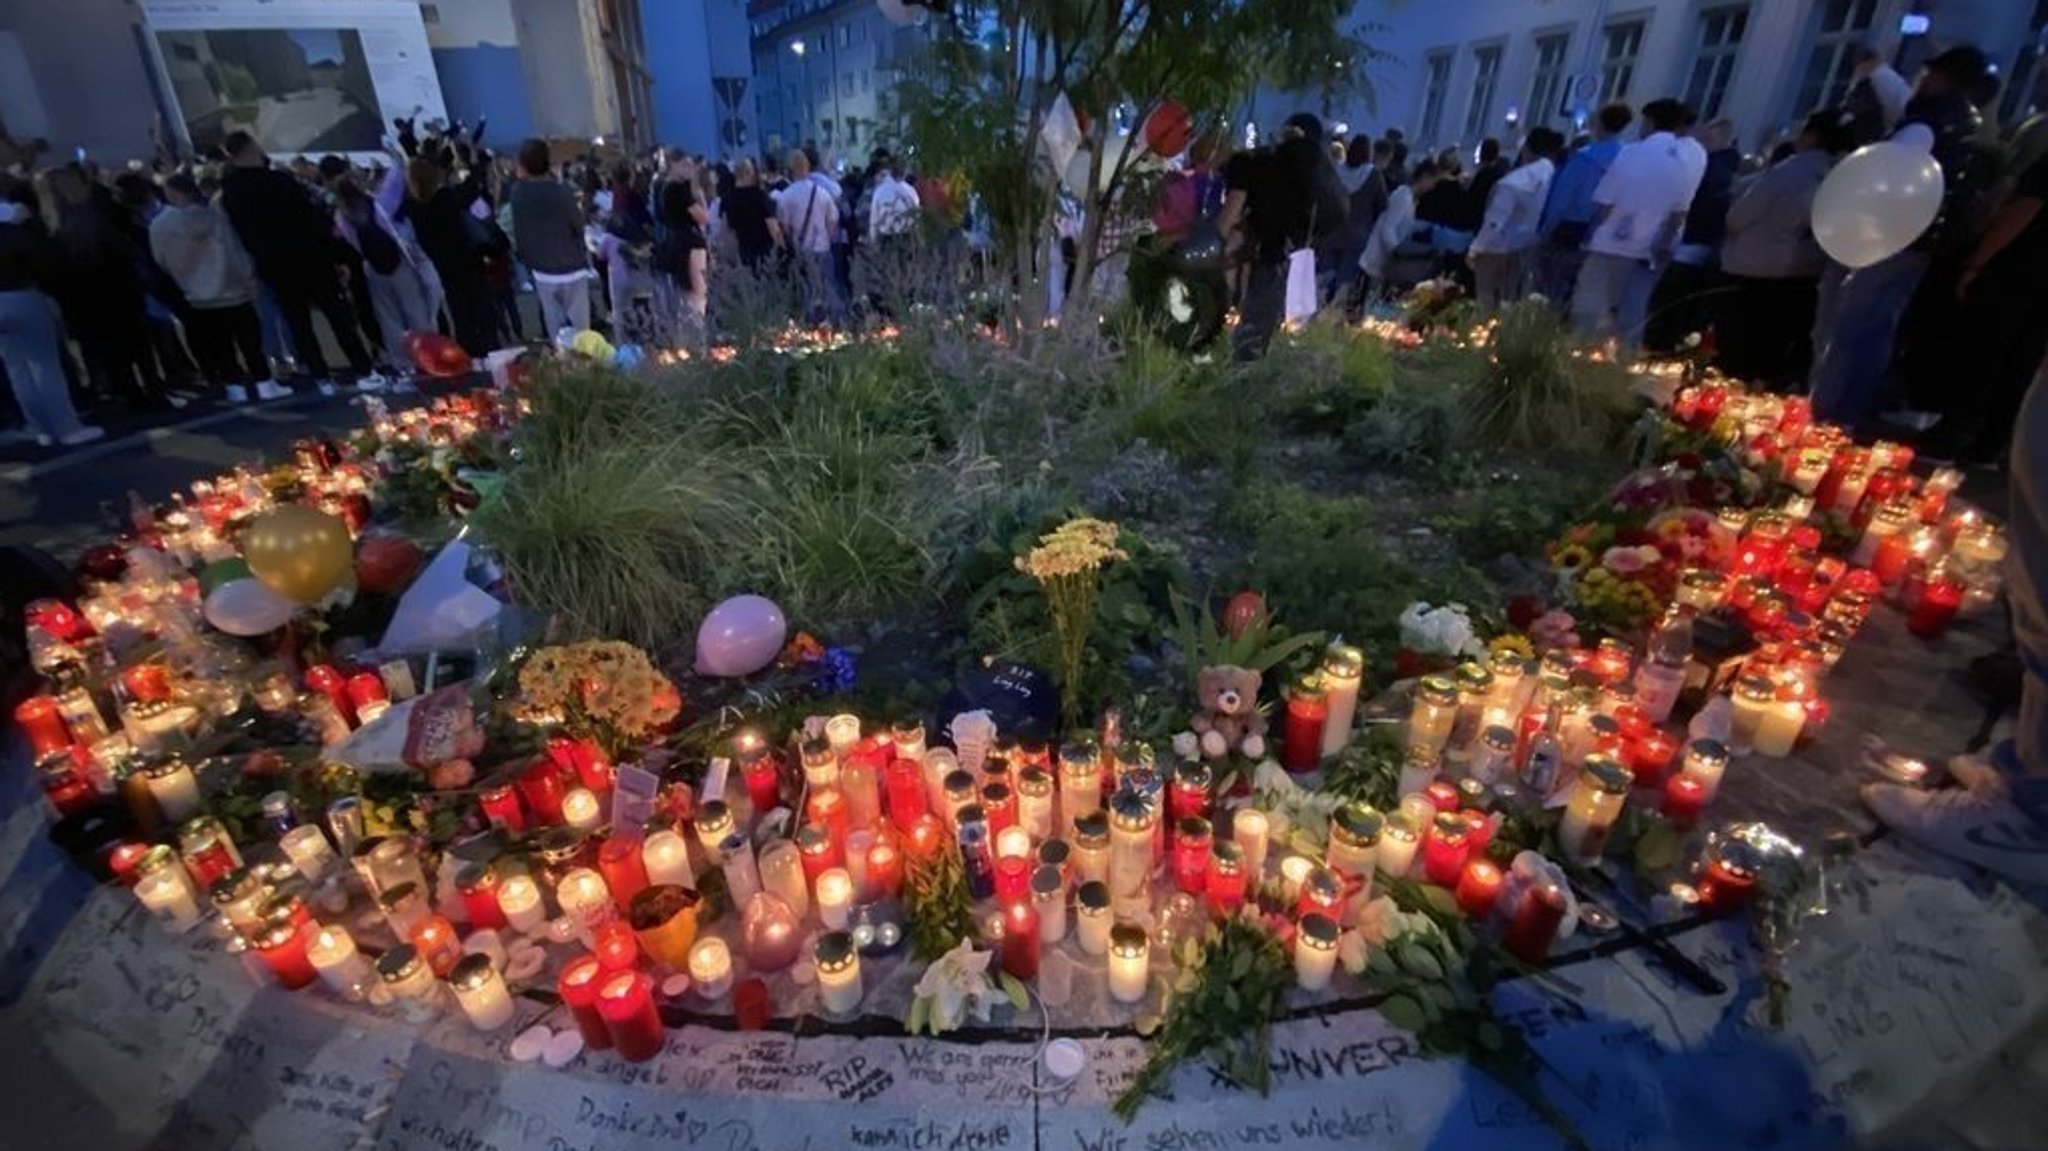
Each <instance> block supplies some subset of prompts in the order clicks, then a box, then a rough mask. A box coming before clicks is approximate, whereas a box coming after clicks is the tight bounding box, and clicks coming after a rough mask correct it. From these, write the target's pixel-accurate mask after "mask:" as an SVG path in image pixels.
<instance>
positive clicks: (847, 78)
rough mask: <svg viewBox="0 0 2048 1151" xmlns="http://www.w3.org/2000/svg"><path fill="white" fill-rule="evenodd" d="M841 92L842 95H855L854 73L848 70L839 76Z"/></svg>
mask: <svg viewBox="0 0 2048 1151" xmlns="http://www.w3.org/2000/svg"><path fill="white" fill-rule="evenodd" d="M839 94H840V95H841V96H851V95H853V73H851V72H848V73H847V74H846V75H844V76H841V77H840V78H839Z"/></svg>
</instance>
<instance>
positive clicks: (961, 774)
mask: <svg viewBox="0 0 2048 1151" xmlns="http://www.w3.org/2000/svg"><path fill="white" fill-rule="evenodd" d="M945 793H946V801H945V815H946V818H947V820H948V821H949V822H951V823H952V825H953V827H954V828H955V829H956V830H957V829H958V828H959V826H960V809H962V808H965V807H974V808H976V809H977V810H978V809H979V808H980V799H981V783H980V781H979V780H977V779H975V778H974V773H972V772H969V771H965V770H958V771H953V772H949V773H947V775H946V781H945Z"/></svg>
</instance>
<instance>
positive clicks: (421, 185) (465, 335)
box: [399, 156, 498, 357]
mask: <svg viewBox="0 0 2048 1151" xmlns="http://www.w3.org/2000/svg"><path fill="white" fill-rule="evenodd" d="M405 185H406V192H407V195H406V199H405V202H404V205H403V206H402V208H401V209H400V214H399V215H400V219H401V220H403V221H404V222H405V223H408V224H410V225H411V226H412V230H413V235H414V236H415V237H416V238H417V239H418V240H419V245H420V250H421V251H423V252H425V253H426V256H427V259H428V260H429V261H431V262H432V263H433V265H434V274H435V275H436V276H438V277H439V278H440V281H441V291H442V292H443V293H444V294H445V295H446V297H447V301H448V318H449V320H450V321H452V322H453V325H454V328H455V341H456V342H457V343H459V344H461V345H462V350H463V351H465V352H468V353H469V354H470V355H471V356H477V357H481V356H483V355H485V354H486V353H488V352H490V351H491V349H493V348H495V347H497V344H498V339H497V332H498V324H497V315H496V306H495V304H494V302H493V300H492V297H491V284H490V279H489V277H488V276H487V275H486V272H485V267H484V257H485V254H486V253H487V252H488V250H489V248H490V246H491V236H490V233H489V231H488V230H487V229H486V228H485V227H484V223H483V221H482V220H479V219H477V217H476V216H475V215H474V214H472V213H471V211H470V205H471V204H473V203H476V202H477V197H476V196H475V194H474V193H473V192H472V191H471V190H470V189H469V188H468V187H467V186H466V185H464V184H450V183H449V182H448V172H447V169H445V168H443V167H442V166H441V163H440V161H439V160H436V159H432V158H429V157H427V156H415V157H413V158H412V160H411V162H409V163H408V164H407V165H406V172H405Z"/></svg>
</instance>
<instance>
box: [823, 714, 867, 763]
mask: <svg viewBox="0 0 2048 1151" xmlns="http://www.w3.org/2000/svg"><path fill="white" fill-rule="evenodd" d="M859 742H860V717H859V716H857V715H835V716H833V717H832V718H830V719H828V720H826V721H825V743H826V745H827V746H828V747H830V748H831V749H832V752H833V754H835V755H837V756H839V757H840V758H841V759H844V758H845V757H846V754H847V753H848V752H850V751H852V750H853V745H854V744H856V743H859Z"/></svg>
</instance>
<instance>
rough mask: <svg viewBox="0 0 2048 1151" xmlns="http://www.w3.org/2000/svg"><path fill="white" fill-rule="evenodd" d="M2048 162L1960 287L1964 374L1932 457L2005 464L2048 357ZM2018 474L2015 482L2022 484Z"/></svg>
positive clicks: (1981, 247) (2000, 213)
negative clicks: (2045, 308)
mask: <svg viewBox="0 0 2048 1151" xmlns="http://www.w3.org/2000/svg"><path fill="white" fill-rule="evenodd" d="M2044 206H2048V158H2043V159H2039V160H2036V161H2034V162H2033V164H2031V165H2029V166H2028V168H2027V170H2026V172H2025V173H2024V174H2023V175H2021V177H2020V182H2019V186H2018V187H2017V188H2015V189H2014V190H2013V193H2012V195H2011V196H2009V197H2007V199H2006V201H2005V203H2003V204H2001V205H1999V208H1998V210H1997V212H1996V213H1994V214H1993V215H1992V217H1991V224H1990V226H1989V227H1987V228H1986V229H1985V230H1984V236H1983V238H1982V239H1980V240H1979V241H1978V242H1977V246H1976V248H1975V249H1974V250H1973V251H1971V253H1970V256H1969V259H1968V260H1967V261H1966V262H1965V263H1964V265H1963V272H1962V277H1961V279H1960V280H1959V281H1958V282H1957V284H1956V289H1955V292H1956V299H1957V300H1958V301H1959V306H1958V309H1957V321H1958V323H1957V328H1958V330H1957V332H1956V333H1955V336H1954V344H1953V346H1954V347H1955V348H1956V349H1957V350H1958V351H1960V352H1961V356H1960V363H1959V365H1958V367H1959V369H1960V370H1958V371H1955V372H1954V373H1953V374H1952V375H1951V376H1950V387H1949V389H1948V392H1949V395H1950V396H1951V397H1952V398H1951V399H1950V401H1949V402H1948V403H1947V404H1946V405H1945V406H1944V410H1943V414H1942V419H1941V423H1940V424H1939V425H1937V426H1936V427H1935V429H1934V433H1933V435H1931V436H1929V437H1928V439H1927V441H1926V442H1925V443H1924V444H1922V446H1921V453H1922V454H1923V455H1925V456H1927V457H1928V458H1931V459H1932V458H1940V459H1952V460H1957V461H1960V462H1962V463H1967V464H1978V465H1982V464H1989V463H1991V462H1993V461H1995V460H1998V459H2000V458H2002V457H2003V456H2004V455H2005V452H2006V445H2007V442H2008V440H2009V439H2010V438H2012V437H2013V435H2014V432H2013V428H2014V425H2015V424H2016V423H2017V422H2018V420H2019V409H2020V404H2021V401H2022V400H2024V399H2025V398H2026V394H2027V385H2028V382H2029V381H2030V380H2032V379H2033V377H2034V373H2035V370H2036V369H2037V368H2039V367H2040V365H2041V361H2042V357H2043V356H2044V355H2048V323H2043V322H2042V319H2043V317H2042V315H2041V298H2042V295H2043V293H2044V292H2048V211H2044V210H2043V208H2044ZM2017 478H2018V477H2017V474H2016V475H2015V479H2017Z"/></svg>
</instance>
